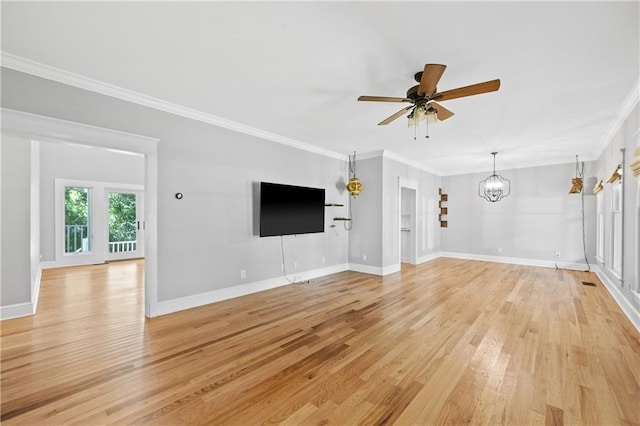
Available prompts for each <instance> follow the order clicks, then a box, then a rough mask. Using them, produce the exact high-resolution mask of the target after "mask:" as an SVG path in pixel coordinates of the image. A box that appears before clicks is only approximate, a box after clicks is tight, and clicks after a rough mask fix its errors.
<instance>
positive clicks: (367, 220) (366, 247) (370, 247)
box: [339, 157, 382, 267]
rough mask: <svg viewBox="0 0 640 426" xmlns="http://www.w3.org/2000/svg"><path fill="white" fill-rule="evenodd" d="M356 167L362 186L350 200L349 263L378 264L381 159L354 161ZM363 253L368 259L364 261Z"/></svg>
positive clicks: (379, 261)
mask: <svg viewBox="0 0 640 426" xmlns="http://www.w3.org/2000/svg"><path fill="white" fill-rule="evenodd" d="M356 166H357V167H356V175H357V177H358V179H360V182H362V184H363V185H364V188H363V190H362V192H361V193H360V195H358V196H357V197H356V198H355V199H354V198H352V199H351V211H352V218H353V221H352V229H351V231H350V232H349V263H355V264H360V265H367V266H373V267H381V266H382V231H381V230H382V158H381V157H378V158H370V159H367V160H357V164H356ZM347 181H348V179H347ZM339 226H340V225H339ZM363 256H366V257H367V260H363Z"/></svg>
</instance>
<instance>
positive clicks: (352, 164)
mask: <svg viewBox="0 0 640 426" xmlns="http://www.w3.org/2000/svg"><path fill="white" fill-rule="evenodd" d="M349 178H350V179H349V183H348V184H347V186H346V188H347V191H349V194H351V196H352V197H353V198H356V197H357V196H358V195H359V194H360V192H361V191H362V189H363V188H364V185H362V183H360V179H358V178H357V177H356V152H355V151H353V156H351V155H350V156H349Z"/></svg>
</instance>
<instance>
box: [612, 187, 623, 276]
mask: <svg viewBox="0 0 640 426" xmlns="http://www.w3.org/2000/svg"><path fill="white" fill-rule="evenodd" d="M611 269H612V271H613V272H614V273H615V274H616V275H617V276H618V277H621V276H622V182H618V183H614V184H613V185H612V191H611Z"/></svg>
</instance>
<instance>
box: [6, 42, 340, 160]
mask: <svg viewBox="0 0 640 426" xmlns="http://www.w3.org/2000/svg"><path fill="white" fill-rule="evenodd" d="M0 59H1V64H2V66H3V67H5V68H10V69H12V70H15V71H20V72H23V73H26V74H31V75H34V76H36V77H41V78H45V79H47V80H52V81H55V82H58V83H62V84H66V85H68V86H73V87H77V88H79V89H83V90H88V91H90V92H94V93H99V94H101V95H106V96H110V97H112V98H117V99H121V100H123V101H127V102H131V103H134V104H138V105H142V106H145V107H148V108H153V109H156V110H159V111H164V112H168V113H170V114H174V115H178V116H180V117H184V118H188V119H191V120H196V121H200V122H203V123H207V124H211V125H213V126H217V127H222V128H225V129H228V130H232V131H234V132H238V133H244V134H246V135H251V136H255V137H257V138H260V139H264V140H268V141H271V142H276V143H279V144H282V145H287V146H290V147H293V148H296V149H300V150H303V151H308V152H312V153H314V154H319V155H323V156H325V157H330V158H335V159H337V160H342V161H347V159H348V156H347V155H344V154H341V153H338V152H335V151H331V150H328V149H324V148H320V147H317V146H315V145H310V144H308V143H304V142H300V141H298V140H295V139H291V138H288V137H285V136H281V135H277V134H275V133H271V132H267V131H265V130H261V129H258V128H255V127H251V126H247V125H244V124H241V123H237V122H235V121H231V120H227V119H225V118H222V117H218V116H215V115H213V114H208V113H205V112H202V111H198V110H195V109H192V108H188V107H185V106H182V105H178V104H174V103H172V102H167V101H164V100H162V99H158V98H154V97H152V96H147V95H144V94H142V93H138V92H135V91H133V90H129V89H125V88H123V87H119V86H115V85H112V84H108V83H105V82H102V81H98V80H94V79H92V78H89V77H85V76H83V75H80V74H76V73H72V72H69V71H66V70H63V69H60V68H55V67H52V66H49V65H45V64H42V63H40V62H36V61H32V60H30V59H27V58H23V57H20V56H17V55H14V54H11V53H7V52H0Z"/></svg>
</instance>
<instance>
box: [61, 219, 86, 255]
mask: <svg viewBox="0 0 640 426" xmlns="http://www.w3.org/2000/svg"><path fill="white" fill-rule="evenodd" d="M89 249H90V247H89V227H88V226H87V225H65V227H64V251H65V253H81V252H86V251H89Z"/></svg>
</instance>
